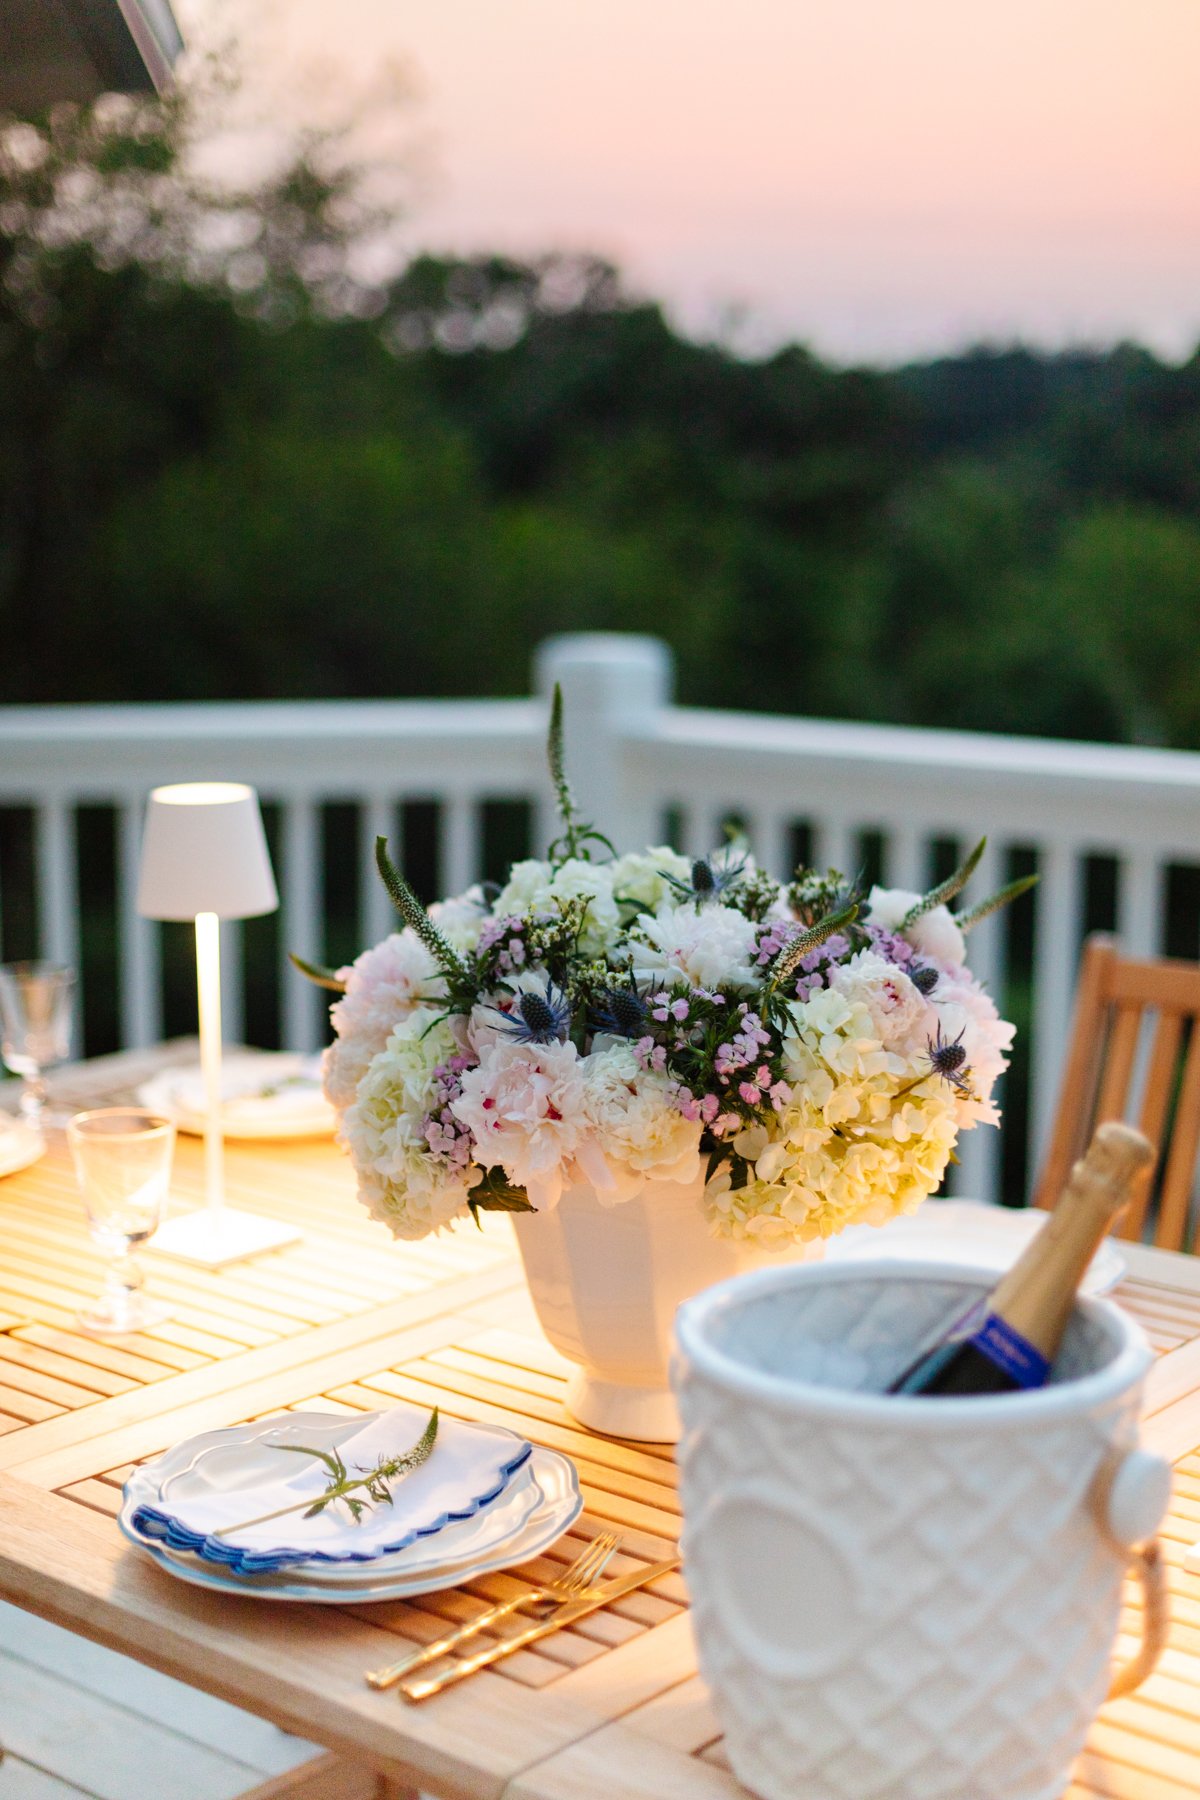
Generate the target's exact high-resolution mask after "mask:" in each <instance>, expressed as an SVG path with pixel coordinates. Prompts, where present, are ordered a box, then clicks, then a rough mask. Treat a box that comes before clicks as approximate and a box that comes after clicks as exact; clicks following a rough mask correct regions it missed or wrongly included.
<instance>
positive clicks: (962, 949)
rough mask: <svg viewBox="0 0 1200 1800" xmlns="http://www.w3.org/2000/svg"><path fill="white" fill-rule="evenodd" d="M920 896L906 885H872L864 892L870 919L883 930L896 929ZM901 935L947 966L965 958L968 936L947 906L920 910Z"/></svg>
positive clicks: (920, 950)
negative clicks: (964, 933)
mask: <svg viewBox="0 0 1200 1800" xmlns="http://www.w3.org/2000/svg"><path fill="white" fill-rule="evenodd" d="M921 898H922V896H921V895H920V894H912V893H910V892H909V891H908V889H907V888H884V887H873V888H872V889H871V892H870V893H869V894H868V896H867V903H868V905H869V906H870V908H871V912H870V919H871V923H872V924H873V925H881V926H882V927H883V929H884V930H885V931H895V932H899V931H900V927H901V926H902V925H903V923H904V921H905V919H906V918H907V917H908V915H909V913H910V912H911V911H912V909H913V907H914V906H916V905H918V904H919V902H920V900H921ZM902 935H903V936H904V937H905V938H907V940H908V942H909V943H910V944H911V945H912V947H913V949H914V950H916V951H917V952H918V953H919V954H920V955H921V956H928V957H930V958H932V960H933V961H934V962H939V963H945V964H946V965H947V967H949V968H952V969H958V968H961V967H962V965H963V964H964V963H965V962H966V960H967V940H966V938H965V937H964V936H963V934H962V929H961V927H960V926H958V925H956V924H955V922H954V918H953V916H952V914H951V912H950V908H949V907H948V906H935V907H932V908H931V909H930V911H929V912H927V913H922V915H921V917H920V918H919V919H918V920H917V921H916V922H915V923H914V924H912V925H910V926H909V927H908V928H907V930H905V931H904V932H903V934H902Z"/></svg>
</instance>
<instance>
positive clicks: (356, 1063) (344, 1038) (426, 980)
mask: <svg viewBox="0 0 1200 1800" xmlns="http://www.w3.org/2000/svg"><path fill="white" fill-rule="evenodd" d="M338 976H339V977H340V979H341V980H342V981H344V982H345V983H346V991H345V993H344V994H343V995H342V997H341V999H340V1000H337V1001H335V1002H334V1004H333V1006H331V1007H330V1009H329V1017H330V1020H331V1022H332V1024H333V1028H334V1030H335V1032H336V1033H337V1038H336V1040H335V1041H334V1042H333V1043H332V1044H330V1045H329V1047H328V1049H327V1050H326V1051H325V1055H324V1059H323V1063H322V1072H323V1075H324V1080H325V1093H326V1096H327V1098H328V1099H329V1101H330V1103H331V1105H333V1106H335V1107H338V1108H339V1109H340V1108H342V1107H345V1106H349V1105H350V1103H351V1101H352V1100H353V1099H354V1094H355V1090H356V1088H357V1087H358V1084H359V1082H360V1081H361V1080H362V1078H363V1076H364V1075H365V1074H366V1071H367V1067H368V1065H369V1064H370V1061H371V1059H372V1057H374V1056H377V1055H378V1054H379V1052H380V1051H381V1050H382V1049H383V1047H384V1045H385V1044H386V1043H387V1040H388V1037H389V1036H390V1034H391V1032H392V1031H393V1030H394V1028H395V1027H396V1026H397V1025H398V1024H399V1023H400V1021H401V1020H402V1019H404V1018H406V1017H407V1015H408V1014H409V1013H410V1012H411V1011H412V1009H413V1007H414V1006H416V1005H418V1004H419V1003H420V1002H421V1001H422V1000H426V999H436V998H439V997H440V996H441V995H443V994H444V993H445V982H444V980H443V978H442V975H441V972H440V970H439V969H438V966H437V963H436V962H435V961H434V959H433V957H432V956H431V955H430V953H429V951H428V950H427V949H426V948H425V946H424V944H423V943H422V942H421V940H420V938H419V937H418V936H417V935H416V933H415V932H414V931H412V930H410V929H409V927H408V926H405V928H404V930H403V931H396V932H393V933H392V934H391V936H390V937H386V938H384V940H383V942H382V943H381V944H376V945H375V946H374V947H373V948H372V949H370V950H364V951H363V953H362V955H361V956H360V957H359V958H358V959H357V961H355V962H354V963H353V964H351V966H350V967H349V968H346V969H339V970H338Z"/></svg>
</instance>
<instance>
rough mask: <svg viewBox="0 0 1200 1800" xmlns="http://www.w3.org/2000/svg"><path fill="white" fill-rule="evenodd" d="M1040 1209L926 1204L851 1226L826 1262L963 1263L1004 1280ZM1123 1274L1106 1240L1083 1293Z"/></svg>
mask: <svg viewBox="0 0 1200 1800" xmlns="http://www.w3.org/2000/svg"><path fill="white" fill-rule="evenodd" d="M1049 1216H1050V1215H1049V1214H1048V1213H1045V1212H1043V1211H1042V1210H1041V1208H1040V1207H1036V1206H1026V1207H1018V1208H1013V1207H1009V1206H985V1205H984V1204H983V1203H982V1201H979V1200H927V1201H926V1202H925V1204H924V1205H923V1206H922V1207H920V1209H919V1210H918V1211H917V1212H915V1213H911V1214H909V1215H908V1216H906V1217H904V1218H899V1219H889V1221H888V1223H887V1224H886V1225H852V1226H851V1227H850V1229H849V1230H848V1231H843V1232H842V1233H841V1235H840V1236H839V1237H835V1238H830V1239H829V1240H828V1242H827V1243H826V1246H825V1256H826V1260H827V1261H829V1262H842V1261H846V1260H858V1259H861V1258H863V1257H867V1258H875V1257H884V1258H886V1259H887V1260H888V1261H890V1262H928V1261H934V1262H950V1263H967V1264H969V1265H972V1266H974V1267H976V1268H980V1269H987V1270H988V1272H989V1273H990V1274H992V1275H996V1276H999V1275H1003V1274H1004V1273H1005V1271H1006V1270H1008V1269H1011V1267H1012V1265H1013V1264H1014V1263H1015V1262H1016V1260H1017V1258H1018V1256H1020V1254H1021V1252H1022V1250H1024V1249H1025V1247H1026V1245H1027V1244H1028V1243H1029V1240H1030V1239H1031V1238H1032V1237H1035V1236H1036V1235H1037V1233H1038V1232H1039V1231H1040V1230H1041V1228H1042V1226H1043V1225H1044V1224H1045V1223H1046V1220H1047V1219H1048V1218H1049ZM1124 1273H1125V1258H1124V1257H1123V1256H1122V1255H1121V1252H1120V1250H1119V1249H1118V1248H1117V1246H1116V1244H1115V1243H1114V1241H1113V1239H1112V1238H1105V1240H1104V1242H1103V1243H1102V1244H1101V1246H1100V1248H1099V1249H1098V1250H1097V1252H1096V1254H1095V1256H1094V1257H1093V1258H1092V1261H1091V1264H1090V1265H1089V1267H1088V1271H1087V1273H1086V1275H1085V1276H1084V1278H1083V1281H1082V1283H1081V1287H1080V1291H1081V1293H1084V1294H1107V1293H1108V1291H1109V1289H1110V1288H1114V1287H1115V1286H1116V1285H1117V1283H1118V1281H1120V1279H1121V1277H1122V1275H1124Z"/></svg>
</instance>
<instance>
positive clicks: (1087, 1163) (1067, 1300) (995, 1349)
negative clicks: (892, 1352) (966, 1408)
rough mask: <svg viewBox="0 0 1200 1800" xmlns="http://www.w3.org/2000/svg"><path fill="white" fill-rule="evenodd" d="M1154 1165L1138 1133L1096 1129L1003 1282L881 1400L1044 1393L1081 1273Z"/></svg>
mask: <svg viewBox="0 0 1200 1800" xmlns="http://www.w3.org/2000/svg"><path fill="white" fill-rule="evenodd" d="M1154 1160H1155V1151H1154V1148H1153V1146H1152V1145H1151V1144H1150V1143H1149V1141H1148V1140H1147V1139H1146V1138H1144V1137H1143V1136H1142V1134H1141V1132H1140V1131H1134V1130H1133V1129H1132V1127H1131V1126H1129V1125H1121V1124H1118V1123H1116V1122H1115V1121H1110V1122H1108V1123H1106V1124H1104V1125H1101V1126H1100V1127H1099V1128H1098V1129H1097V1131H1096V1134H1095V1136H1094V1137H1093V1139H1092V1141H1091V1144H1090V1146H1089V1148H1088V1151H1087V1154H1086V1156H1084V1157H1082V1158H1081V1159H1080V1161H1079V1162H1077V1163H1076V1164H1075V1166H1074V1168H1073V1169H1072V1170H1071V1175H1070V1179H1069V1180H1068V1182H1067V1185H1066V1187H1065V1188H1064V1190H1063V1193H1062V1196H1061V1198H1060V1199H1059V1202H1058V1205H1057V1206H1056V1207H1055V1209H1054V1211H1053V1212H1052V1213H1050V1214H1048V1215H1047V1218H1046V1223H1045V1224H1044V1225H1043V1226H1042V1227H1041V1229H1040V1230H1039V1231H1038V1233H1037V1235H1036V1237H1034V1238H1033V1239H1032V1241H1031V1242H1030V1243H1029V1244H1028V1245H1027V1246H1026V1248H1025V1250H1024V1251H1023V1253H1022V1255H1021V1256H1020V1258H1019V1259H1018V1260H1017V1262H1015V1263H1014V1264H1013V1267H1012V1268H1011V1269H1010V1270H1009V1272H1008V1274H1007V1275H1006V1276H1005V1277H1004V1278H1003V1280H1002V1281H1001V1282H1000V1283H999V1285H998V1286H997V1287H996V1288H995V1289H994V1290H993V1292H992V1293H991V1294H990V1295H989V1296H988V1297H987V1299H985V1300H982V1301H980V1302H979V1303H978V1304H977V1305H975V1306H973V1307H972V1308H971V1309H970V1311H969V1312H968V1313H967V1314H966V1315H965V1317H963V1318H961V1319H960V1320H959V1321H958V1323H957V1324H956V1325H955V1326H953V1327H952V1329H951V1331H950V1333H949V1335H948V1336H946V1337H944V1338H942V1339H941V1340H940V1341H939V1342H938V1343H937V1344H935V1345H934V1346H933V1348H932V1349H928V1350H925V1351H923V1352H922V1354H921V1355H920V1356H918V1357H917V1359H916V1361H915V1362H913V1363H911V1364H910V1365H909V1367H908V1368H907V1369H905V1371H904V1373H903V1374H902V1375H900V1376H899V1377H898V1378H897V1380H895V1381H894V1382H892V1383H891V1385H890V1386H889V1388H888V1392H889V1393H890V1394H930V1395H936V1394H947V1395H949V1394H960V1395H962V1394H999V1393H1006V1392H1010V1391H1017V1390H1020V1389H1022V1388H1035V1387H1041V1386H1043V1385H1044V1383H1045V1381H1046V1380H1047V1378H1048V1376H1049V1374H1050V1369H1051V1365H1052V1364H1053V1362H1054V1358H1055V1357H1056V1356H1057V1354H1058V1349H1059V1345H1060V1344H1061V1342H1062V1337H1063V1333H1064V1332H1065V1331H1066V1328H1067V1321H1068V1319H1069V1318H1070V1316H1071V1311H1072V1308H1073V1307H1074V1305H1075V1293H1076V1290H1077V1288H1078V1286H1079V1283H1080V1281H1081V1280H1082V1279H1083V1275H1084V1272H1085V1271H1086V1269H1087V1266H1088V1264H1089V1263H1090V1262H1091V1260H1092V1257H1093V1256H1094V1254H1095V1252H1096V1249H1097V1247H1098V1246H1099V1244H1100V1241H1101V1239H1102V1238H1103V1237H1104V1235H1105V1233H1106V1232H1107V1231H1108V1230H1109V1228H1110V1226H1111V1225H1112V1224H1113V1222H1114V1220H1115V1219H1116V1216H1117V1214H1118V1213H1119V1212H1120V1211H1121V1209H1122V1208H1123V1207H1124V1206H1125V1205H1126V1203H1127V1202H1128V1200H1129V1199H1130V1198H1131V1196H1132V1194H1133V1192H1134V1190H1135V1188H1136V1187H1137V1186H1138V1185H1139V1183H1140V1182H1141V1181H1142V1180H1144V1179H1145V1178H1146V1176H1147V1175H1148V1173H1149V1171H1150V1169H1151V1168H1152V1167H1153V1164H1154Z"/></svg>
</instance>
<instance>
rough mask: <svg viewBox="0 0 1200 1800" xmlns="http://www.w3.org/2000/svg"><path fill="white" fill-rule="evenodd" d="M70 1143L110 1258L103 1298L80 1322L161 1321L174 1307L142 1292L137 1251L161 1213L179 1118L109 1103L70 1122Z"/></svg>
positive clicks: (89, 1327) (129, 1326)
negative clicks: (168, 1306) (176, 1123)
mask: <svg viewBox="0 0 1200 1800" xmlns="http://www.w3.org/2000/svg"><path fill="white" fill-rule="evenodd" d="M67 1141H68V1143H69V1144H70V1146H71V1155H72V1157H73V1158H74V1162H75V1176H76V1179H77V1181H78V1183H79V1189H80V1192H81V1193H82V1195H83V1204H84V1207H85V1209H86V1211H87V1217H88V1225H89V1227H90V1229H91V1234H92V1239H93V1241H94V1242H95V1243H96V1244H97V1246H98V1247H99V1248H100V1249H101V1250H103V1251H104V1253H105V1255H106V1256H108V1257H110V1258H111V1259H112V1260H111V1262H110V1264H109V1268H108V1271H107V1274H106V1277H105V1283H104V1291H103V1293H102V1294H101V1295H100V1298H99V1300H98V1302H97V1304H96V1305H95V1306H94V1307H90V1308H89V1309H88V1310H87V1311H86V1312H83V1313H81V1314H80V1315H79V1317H78V1319H77V1321H76V1323H77V1324H78V1325H79V1327H80V1328H81V1330H83V1331H87V1332H92V1333H95V1334H97V1335H110V1334H113V1335H115V1334H117V1333H121V1332H126V1331H145V1330H146V1329H147V1327H148V1326H152V1325H161V1323H162V1322H163V1320H164V1319H166V1318H169V1317H170V1312H169V1309H168V1308H167V1307H165V1306H164V1305H162V1303H161V1302H160V1301H157V1300H150V1299H147V1297H146V1295H145V1294H144V1293H143V1292H142V1282H143V1276H142V1271H141V1269H140V1268H139V1267H138V1265H137V1262H136V1260H135V1259H134V1255H133V1252H134V1249H135V1247H136V1246H137V1245H139V1244H144V1243H145V1241H146V1239H147V1238H149V1237H152V1236H153V1234H154V1232H155V1231H156V1230H157V1228H158V1224H159V1221H160V1220H161V1218H162V1212H163V1206H164V1204H165V1202H166V1198H167V1185H168V1183H169V1181H170V1178H171V1155H172V1152H173V1150H174V1148H175V1126H174V1123H173V1121H172V1120H170V1119H164V1118H163V1117H162V1116H161V1115H160V1114H158V1113H151V1112H145V1111H143V1110H142V1109H141V1108H140V1107H134V1106H105V1107H101V1108H99V1109H98V1110H97V1111H95V1112H83V1113H76V1114H75V1117H74V1118H73V1119H71V1120H70V1121H69V1122H68V1125H67Z"/></svg>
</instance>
